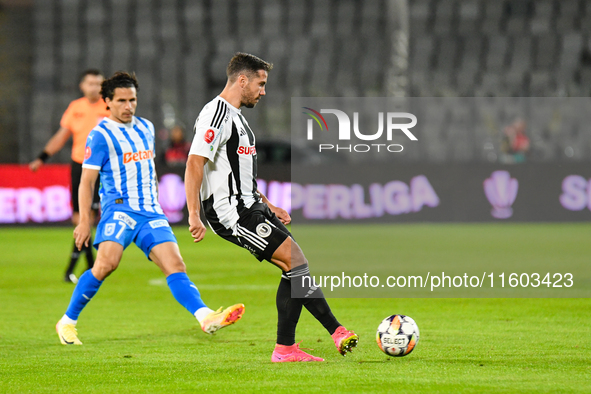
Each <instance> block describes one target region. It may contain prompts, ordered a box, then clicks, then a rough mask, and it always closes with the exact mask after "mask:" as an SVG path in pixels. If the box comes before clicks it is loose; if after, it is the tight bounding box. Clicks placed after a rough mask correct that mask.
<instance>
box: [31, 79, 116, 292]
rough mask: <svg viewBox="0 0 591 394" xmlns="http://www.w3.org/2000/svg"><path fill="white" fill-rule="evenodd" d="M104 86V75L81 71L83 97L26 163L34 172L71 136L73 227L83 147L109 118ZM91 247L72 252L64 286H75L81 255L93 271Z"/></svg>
mask: <svg viewBox="0 0 591 394" xmlns="http://www.w3.org/2000/svg"><path fill="white" fill-rule="evenodd" d="M102 82H103V75H102V74H101V72H100V71H99V70H95V69H89V70H86V71H84V72H83V73H82V74H81V76H80V85H79V87H80V90H81V91H82V94H83V95H84V97H81V98H79V99H77V100H74V101H72V102H71V103H70V105H69V106H68V109H66V112H64V114H63V116H62V120H61V122H60V128H59V130H58V131H57V133H55V134H54V135H53V137H51V139H50V140H49V142H47V144H46V145H45V148H43V152H41V154H40V155H39V156H38V157H37V159H35V160H33V161H32V162H31V163H29V168H30V169H31V170H32V171H37V170H38V169H39V167H41V166H42V165H43V163H45V162H46V161H47V159H49V158H50V157H51V156H53V155H54V154H56V153H57V152H59V151H60V150H61V149H62V148H63V147H64V145H65V144H66V142H67V141H68V140H69V139H70V136H72V207H73V214H72V223H73V224H74V226H77V225H78V221H79V219H80V214H79V207H78V186H79V185H80V176H81V174H82V162H83V161H84V147H85V145H86V138H87V137H88V134H90V131H91V130H92V129H93V128H94V126H96V125H97V124H98V122H99V121H100V120H101V119H103V118H105V117H107V116H109V110H108V109H107V106H106V104H105V102H104V101H103V99H102V97H101V95H100V91H101V83H102ZM98 189H99V180H98V179H97V184H96V186H95V188H94V193H95V195H94V200H93V204H92V209H93V212H94V213H95V214H96V213H97V212H98V208H99V196H98ZM88 245H90V246H82V249H81V250H78V248H77V247H76V244H75V243H74V247H73V249H72V255H71V258H70V262H69V264H68V267H67V269H66V274H65V277H64V280H65V281H66V282H74V283H76V282H77V278H76V276H75V275H74V268H75V267H76V262H77V261H78V258H79V257H80V253H82V252H84V253H85V254H86V261H87V263H88V268H89V269H90V268H92V266H93V264H94V255H93V252H92V241H90V242H88Z"/></svg>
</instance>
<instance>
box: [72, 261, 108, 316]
mask: <svg viewBox="0 0 591 394" xmlns="http://www.w3.org/2000/svg"><path fill="white" fill-rule="evenodd" d="M102 283H103V281H102V280H98V279H97V278H95V277H94V275H93V274H92V271H91V270H88V271H86V272H85V273H83V274H82V276H81V277H80V279H78V284H77V285H76V288H75V289H74V293H73V294H72V299H71V300H70V305H69V306H68V310H67V311H66V316H68V317H69V318H70V319H72V320H78V316H79V315H80V312H82V309H83V308H84V307H85V306H86V304H88V301H90V300H91V299H92V297H94V295H95V294H96V292H97V291H98V289H99V287H101V284H102Z"/></svg>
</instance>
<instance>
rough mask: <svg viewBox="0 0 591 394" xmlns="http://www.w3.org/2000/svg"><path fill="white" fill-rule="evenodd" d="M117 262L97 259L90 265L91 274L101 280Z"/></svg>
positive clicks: (114, 267) (115, 266) (112, 269)
mask: <svg viewBox="0 0 591 394" xmlns="http://www.w3.org/2000/svg"><path fill="white" fill-rule="evenodd" d="M118 266H119V262H118V261H115V260H105V259H101V260H97V261H95V263H94V266H93V267H92V274H93V275H94V276H95V278H97V279H98V280H103V279H105V278H106V277H107V276H109V275H110V274H111V273H112V272H113V271H115V270H116V269H117V267H118Z"/></svg>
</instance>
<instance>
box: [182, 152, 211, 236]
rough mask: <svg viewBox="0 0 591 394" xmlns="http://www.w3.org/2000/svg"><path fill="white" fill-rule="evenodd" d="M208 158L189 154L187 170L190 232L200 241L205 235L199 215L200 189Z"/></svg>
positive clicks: (186, 181)
mask: <svg viewBox="0 0 591 394" xmlns="http://www.w3.org/2000/svg"><path fill="white" fill-rule="evenodd" d="M207 160H208V159H207V158H206V157H203V156H199V155H189V158H188V159H187V169H186V170H185V193H186V194H187V209H188V210H189V232H190V233H191V236H192V237H193V238H194V242H199V241H201V240H202V239H203V237H204V236H205V231H206V230H207V229H206V228H205V225H204V224H203V222H202V221H201V217H200V216H199V213H200V209H201V200H200V198H199V190H201V183H202V182H203V167H204V166H205V164H206V163H207Z"/></svg>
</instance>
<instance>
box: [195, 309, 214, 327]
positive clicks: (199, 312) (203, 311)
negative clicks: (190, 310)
mask: <svg viewBox="0 0 591 394" xmlns="http://www.w3.org/2000/svg"><path fill="white" fill-rule="evenodd" d="M211 312H213V309H209V308H208V307H206V306H204V307H203V308H199V309H197V312H195V317H196V318H197V320H199V323H201V322H202V321H203V320H205V318H206V317H207V315H209V314H210V313H211Z"/></svg>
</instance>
